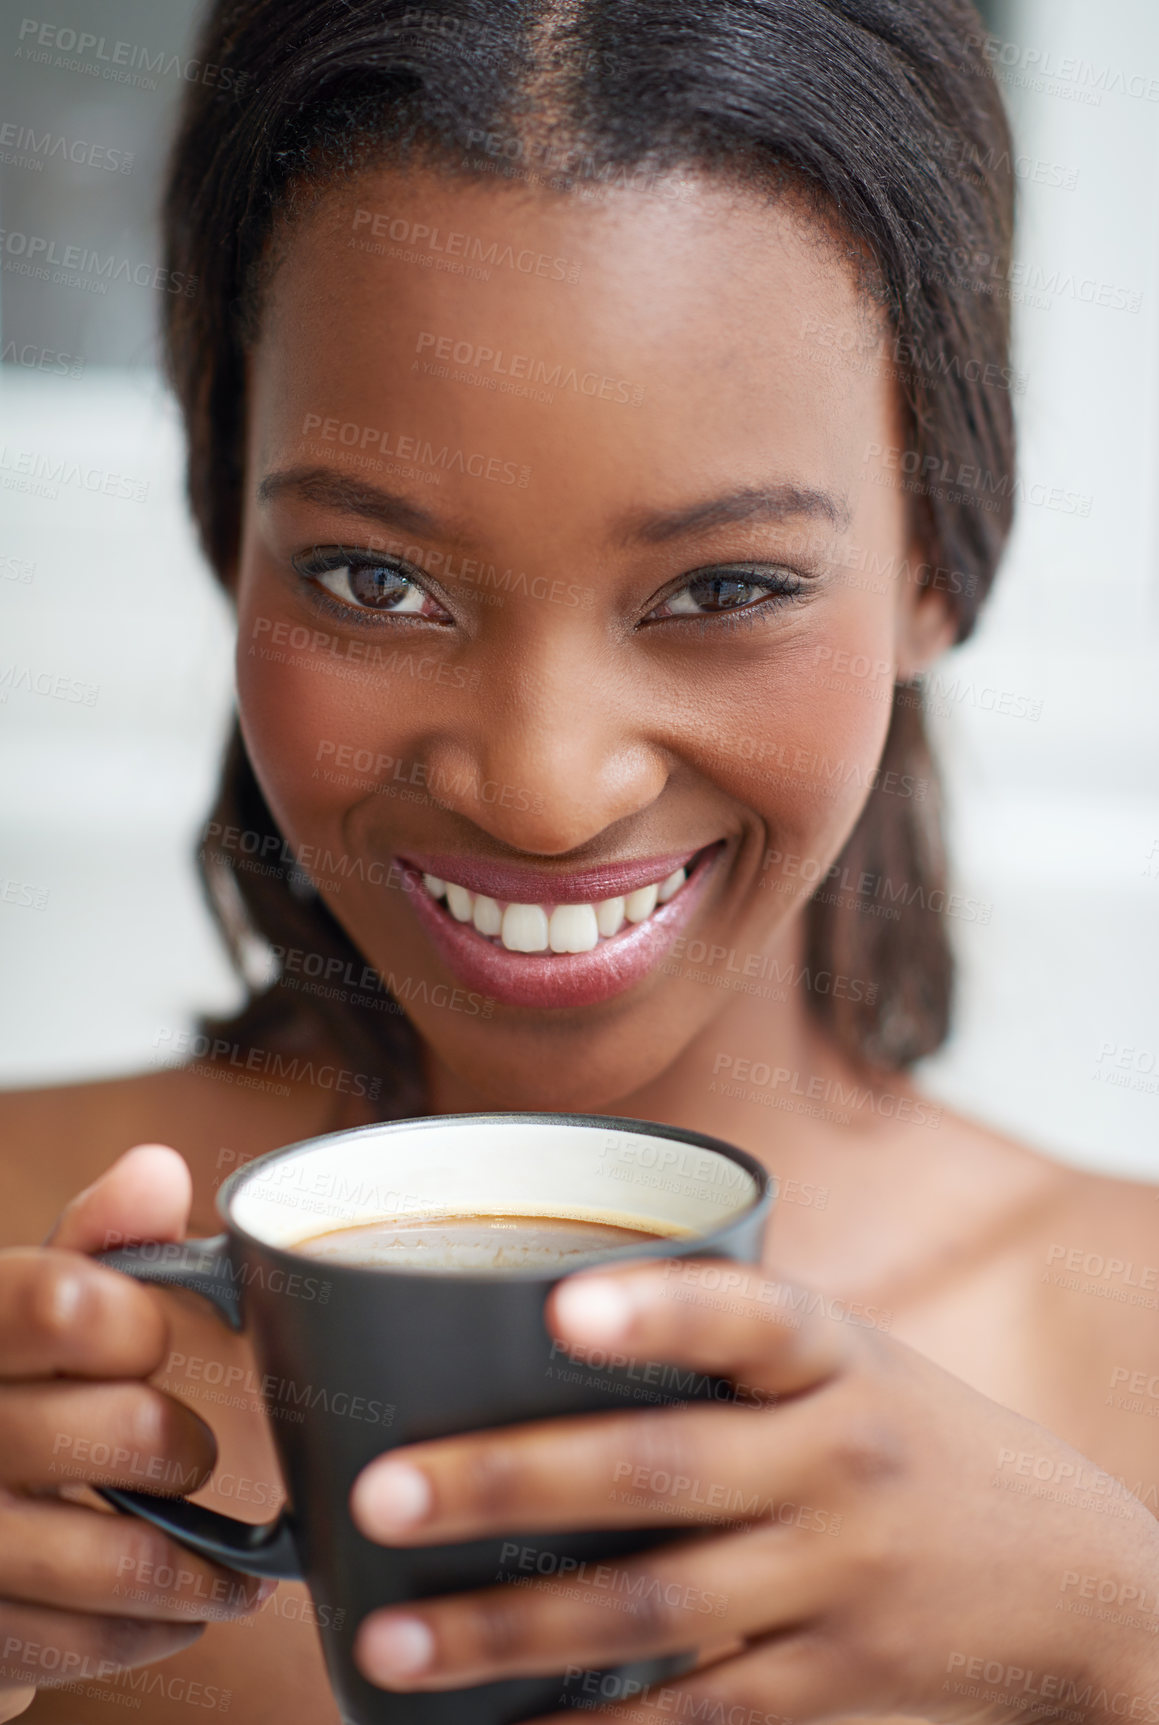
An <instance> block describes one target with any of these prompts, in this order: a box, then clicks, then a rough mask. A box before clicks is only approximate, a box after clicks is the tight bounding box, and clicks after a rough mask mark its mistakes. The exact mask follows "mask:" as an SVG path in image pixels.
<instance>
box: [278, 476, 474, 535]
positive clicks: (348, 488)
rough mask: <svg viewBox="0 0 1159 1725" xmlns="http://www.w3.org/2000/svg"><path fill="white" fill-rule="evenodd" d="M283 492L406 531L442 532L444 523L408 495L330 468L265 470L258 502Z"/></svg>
mask: <svg viewBox="0 0 1159 1725" xmlns="http://www.w3.org/2000/svg"><path fill="white" fill-rule="evenodd" d="M286 492H291V493H293V494H294V495H296V496H298V497H301V498H303V499H304V500H305V501H306V502H307V503H320V504H322V505H323V507H325V508H327V509H337V510H340V511H341V512H342V514H344V515H359V516H361V517H362V518H363V519H364V520H366V521H377V522H379V523H380V524H381V525H382V526H385V527H398V528H401V529H403V531H405V532H410V533H427V534H436V533H439V532H443V533H445V532H446V527H445V524H442V523H440V522H439V521H438V520H437V519H436V518H435V516H433V515H432V514H431V513H430V512H429V510H426V509H422V508H420V506H419V505H418V504H417V503H412V502H411V501H410V499H409V498H406V497H400V496H399V495H398V494H397V493H396V492H393V491H384V490H383V489H382V487H381V486H379V485H368V484H367V483H366V482H365V480H361V479H354V478H352V477H351V476H350V475H349V474H346V473H339V472H337V471H336V470H335V469H334V468H331V467H287V468H283V469H282V470H281V471H280V472H277V473H267V474H266V476H265V478H264V479H263V480H262V482H261V484H260V485H259V486H258V502H259V503H271V502H273V501H274V499H275V498H278V497H282V496H284V495H285V494H286Z"/></svg>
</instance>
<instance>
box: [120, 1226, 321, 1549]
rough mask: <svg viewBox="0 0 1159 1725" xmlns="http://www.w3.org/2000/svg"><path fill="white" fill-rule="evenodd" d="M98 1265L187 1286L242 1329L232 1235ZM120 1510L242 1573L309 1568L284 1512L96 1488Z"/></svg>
mask: <svg viewBox="0 0 1159 1725" xmlns="http://www.w3.org/2000/svg"><path fill="white" fill-rule="evenodd" d="M95 1261H96V1262H97V1263H98V1264H107V1265H108V1267H109V1269H110V1270H121V1271H123V1272H124V1274H125V1275H127V1276H132V1277H133V1279H134V1280H135V1281H138V1282H153V1283H157V1284H159V1285H160V1286H163V1287H164V1286H168V1287H174V1288H188V1289H189V1290H190V1292H191V1293H194V1294H202V1295H204V1297H205V1298H206V1299H207V1300H209V1301H210V1303H211V1304H212V1305H214V1306H216V1308H217V1311H218V1314H219V1316H220V1317H221V1318H223V1319H224V1321H225V1322H226V1323H227V1324H228V1325H229V1327H230V1329H231V1330H240V1329H241V1328H242V1317H241V1293H240V1289H239V1286H238V1282H237V1280H236V1278H235V1276H234V1275H233V1273H232V1270H233V1266H232V1261H231V1259H230V1255H229V1241H228V1238H227V1236H226V1235H225V1234H218V1235H215V1236H214V1238H213V1239H211V1240H184V1241H181V1242H179V1243H177V1242H168V1243H151V1242H150V1243H145V1244H142V1245H139V1246H124V1247H121V1248H120V1249H119V1250H118V1251H115V1252H99V1253H97V1254H96V1258H95ZM94 1489H95V1490H96V1491H97V1492H98V1493H99V1494H100V1496H101V1497H103V1498H104V1499H105V1501H106V1502H107V1503H111V1504H112V1505H113V1508H114V1509H119V1510H123V1511H125V1512H126V1513H127V1514H128V1515H135V1516H139V1517H140V1519H141V1520H142V1521H147V1522H150V1523H151V1524H152V1525H153V1526H154V1527H159V1528H160V1529H161V1531H162V1532H163V1533H168V1534H171V1535H172V1536H173V1538H174V1539H176V1540H177V1541H178V1543H179V1544H181V1545H184V1546H186V1547H187V1548H188V1549H189V1550H190V1551H195V1552H197V1554H198V1555H199V1556H200V1557H208V1558H211V1559H212V1560H213V1562H215V1563H220V1564H224V1565H225V1567H226V1568H227V1569H236V1570H238V1571H240V1573H241V1574H242V1575H263V1576H269V1577H271V1578H273V1579H275V1580H277V1581H300V1580H301V1579H302V1567H301V1564H300V1563H299V1561H298V1554H297V1551H296V1549H295V1546H294V1534H293V1520H292V1518H291V1516H290V1513H289V1511H288V1510H285V1509H283V1510H282V1512H281V1514H280V1515H278V1516H277V1517H276V1519H275V1520H273V1521H270V1522H265V1523H263V1524H260V1525H257V1526H255V1525H254V1524H253V1523H252V1522H248V1521H239V1520H238V1519H237V1517H236V1516H232V1515H220V1514H219V1513H218V1512H217V1510H215V1509H206V1508H205V1507H204V1506H203V1505H202V1504H199V1503H190V1502H188V1500H187V1499H185V1498H180V1497H158V1496H156V1495H155V1494H154V1493H153V1492H151V1491H123V1490H121V1488H120V1487H119V1486H104V1485H102V1486H97V1487H95V1488H94Z"/></svg>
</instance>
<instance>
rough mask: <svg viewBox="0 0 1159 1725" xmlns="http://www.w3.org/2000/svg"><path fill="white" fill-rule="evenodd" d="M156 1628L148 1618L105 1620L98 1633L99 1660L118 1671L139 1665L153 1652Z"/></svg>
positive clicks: (109, 1618) (110, 1618) (111, 1618)
mask: <svg viewBox="0 0 1159 1725" xmlns="http://www.w3.org/2000/svg"><path fill="white" fill-rule="evenodd" d="M156 1628H157V1626H156V1625H155V1624H152V1623H150V1622H149V1621H148V1620H147V1619H146V1618H135V1617H106V1618H104V1619H103V1620H102V1623H101V1627H100V1631H99V1633H98V1648H97V1652H98V1656H99V1658H101V1659H103V1660H106V1661H107V1662H108V1663H109V1664H110V1665H113V1666H116V1667H117V1669H118V1670H124V1669H126V1668H127V1667H129V1666H132V1665H137V1664H139V1663H140V1662H141V1660H142V1659H143V1658H145V1656H146V1655H147V1654H148V1653H149V1652H151V1651H152V1644H153V1642H154V1640H155V1639H156V1636H155V1631H156Z"/></svg>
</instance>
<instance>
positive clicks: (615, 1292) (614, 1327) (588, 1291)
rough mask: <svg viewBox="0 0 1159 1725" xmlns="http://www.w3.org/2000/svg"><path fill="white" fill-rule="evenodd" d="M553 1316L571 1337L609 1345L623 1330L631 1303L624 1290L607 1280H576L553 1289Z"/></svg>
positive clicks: (578, 1278) (618, 1284) (629, 1315)
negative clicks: (576, 1336) (575, 1336)
mask: <svg viewBox="0 0 1159 1725" xmlns="http://www.w3.org/2000/svg"><path fill="white" fill-rule="evenodd" d="M555 1315H556V1321H557V1322H558V1323H559V1324H561V1325H562V1326H563V1327H564V1328H565V1329H566V1330H568V1331H569V1332H570V1333H571V1334H572V1335H578V1336H581V1337H582V1338H583V1339H584V1340H585V1341H596V1342H611V1341H615V1340H616V1338H617V1337H618V1336H620V1335H622V1334H623V1332H624V1331H625V1330H626V1329H627V1327H628V1322H629V1319H630V1318H631V1316H632V1301H631V1298H630V1296H629V1294H628V1292H627V1290H626V1289H625V1288H623V1287H622V1286H621V1285H620V1283H619V1282H613V1281H612V1280H610V1278H606V1277H603V1276H592V1277H577V1278H575V1279H574V1280H572V1281H570V1282H564V1283H563V1284H562V1285H561V1286H560V1287H559V1288H557V1290H556V1295H555Z"/></svg>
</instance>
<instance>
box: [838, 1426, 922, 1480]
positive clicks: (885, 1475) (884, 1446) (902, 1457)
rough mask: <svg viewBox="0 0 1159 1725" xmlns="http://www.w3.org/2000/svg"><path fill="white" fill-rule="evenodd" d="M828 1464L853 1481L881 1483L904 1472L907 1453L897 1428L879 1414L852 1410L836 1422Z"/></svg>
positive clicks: (906, 1463)
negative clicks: (852, 1411) (851, 1412)
mask: <svg viewBox="0 0 1159 1725" xmlns="http://www.w3.org/2000/svg"><path fill="white" fill-rule="evenodd" d="M828 1448H829V1461H830V1464H831V1466H832V1467H833V1468H834V1469H835V1470H836V1471H837V1472H838V1474H840V1475H842V1476H844V1478H846V1479H847V1480H849V1481H850V1482H851V1483H852V1484H854V1485H858V1486H866V1485H880V1484H884V1483H886V1482H887V1481H889V1480H892V1479H895V1478H896V1477H897V1476H898V1475H899V1474H902V1473H904V1472H905V1470H906V1468H907V1465H908V1453H907V1448H906V1445H905V1442H904V1441H903V1439H902V1436H901V1434H900V1432H899V1431H898V1429H897V1427H896V1426H895V1425H894V1424H892V1423H891V1422H889V1421H888V1420H885V1419H883V1418H882V1417H881V1416H880V1415H877V1414H872V1413H868V1412H861V1413H854V1414H852V1415H849V1416H847V1417H846V1418H844V1419H842V1420H840V1421H838V1422H835V1425H834V1431H833V1434H832V1436H831V1437H830V1439H829V1446H828Z"/></svg>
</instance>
